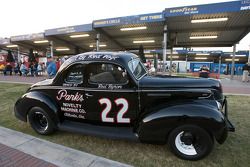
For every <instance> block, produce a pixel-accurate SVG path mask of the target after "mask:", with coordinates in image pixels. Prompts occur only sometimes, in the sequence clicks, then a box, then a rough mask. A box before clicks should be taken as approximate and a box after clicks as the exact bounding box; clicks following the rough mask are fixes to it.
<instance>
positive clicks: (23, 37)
mask: <svg viewBox="0 0 250 167" xmlns="http://www.w3.org/2000/svg"><path fill="white" fill-rule="evenodd" d="M10 39H11V41H29V40H36V39H44V33H36V34H26V35H18V36H12V37H10Z"/></svg>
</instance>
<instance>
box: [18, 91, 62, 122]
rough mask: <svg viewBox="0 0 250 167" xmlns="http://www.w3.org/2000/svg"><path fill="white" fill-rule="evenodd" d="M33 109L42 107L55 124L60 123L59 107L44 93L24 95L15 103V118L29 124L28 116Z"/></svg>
mask: <svg viewBox="0 0 250 167" xmlns="http://www.w3.org/2000/svg"><path fill="white" fill-rule="evenodd" d="M32 107H41V108H42V109H44V110H45V111H46V112H47V113H48V115H49V116H50V118H51V119H52V120H53V121H54V122H55V123H58V122H59V113H58V111H59V107H58V106H57V103H56V102H55V101H54V100H52V99H51V98H49V97H48V96H47V95H46V94H44V93H42V92H36V91H33V92H28V93H26V94H24V95H23V96H22V97H21V98H19V99H18V100H17V102H16V103H15V116H16V117H17V118H18V119H20V120H22V121H25V122H27V114H28V112H29V111H30V109H31V108H32Z"/></svg>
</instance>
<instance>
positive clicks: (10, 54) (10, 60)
mask: <svg viewBox="0 0 250 167" xmlns="http://www.w3.org/2000/svg"><path fill="white" fill-rule="evenodd" d="M14 61H15V60H14V58H13V55H12V53H11V51H10V50H8V55H7V58H6V62H14Z"/></svg>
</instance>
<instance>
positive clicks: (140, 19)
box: [93, 13, 165, 28]
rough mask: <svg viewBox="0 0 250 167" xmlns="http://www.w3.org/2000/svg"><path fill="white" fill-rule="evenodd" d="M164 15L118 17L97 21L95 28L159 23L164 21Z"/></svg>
mask: <svg viewBox="0 0 250 167" xmlns="http://www.w3.org/2000/svg"><path fill="white" fill-rule="evenodd" d="M164 20H165V19H164V17H163V14H162V13H152V14H144V15H135V16H127V17H117V18H111V19H103V20H95V21H94V22H93V27H94V28H98V27H108V26H117V25H126V24H140V23H147V22H157V21H164Z"/></svg>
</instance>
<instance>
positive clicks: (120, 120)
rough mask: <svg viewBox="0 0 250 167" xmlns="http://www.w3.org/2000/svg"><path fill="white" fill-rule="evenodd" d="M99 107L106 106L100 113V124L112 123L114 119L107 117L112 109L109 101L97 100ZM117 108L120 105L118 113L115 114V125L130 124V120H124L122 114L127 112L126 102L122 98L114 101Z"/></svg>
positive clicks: (104, 99)
mask: <svg viewBox="0 0 250 167" xmlns="http://www.w3.org/2000/svg"><path fill="white" fill-rule="evenodd" d="M99 103H100V104H101V105H103V104H106V107H105V108H104V110H103V111H102V114H101V118H102V122H114V118H110V117H108V116H107V115H108V113H109V112H110V110H111V108H112V104H111V101H110V100H109V99H107V98H102V99H100V100H99ZM115 104H116V105H117V106H119V105H122V108H121V109H120V110H119V111H118V114H117V117H116V118H117V123H130V118H124V117H123V116H124V114H125V113H126V112H127V111H128V101H127V100H126V99H124V98H119V99H116V100H115Z"/></svg>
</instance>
